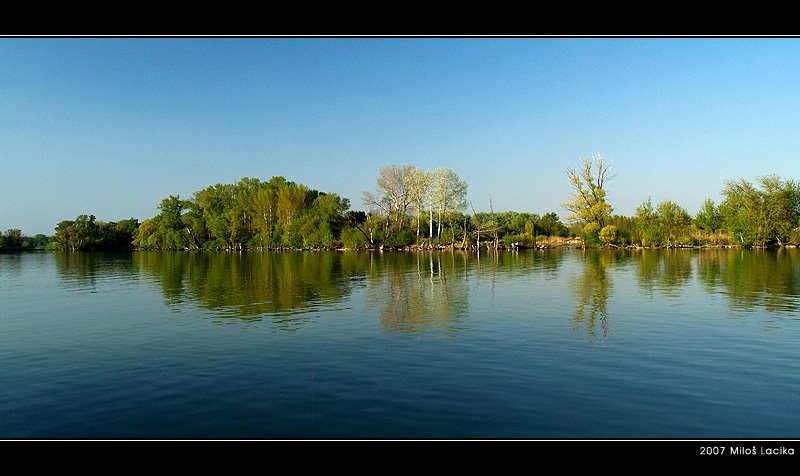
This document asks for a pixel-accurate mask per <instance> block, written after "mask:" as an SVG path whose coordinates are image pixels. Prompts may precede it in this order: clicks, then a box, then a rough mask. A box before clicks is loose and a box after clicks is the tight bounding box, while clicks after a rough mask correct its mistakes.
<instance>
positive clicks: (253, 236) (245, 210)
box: [133, 177, 350, 250]
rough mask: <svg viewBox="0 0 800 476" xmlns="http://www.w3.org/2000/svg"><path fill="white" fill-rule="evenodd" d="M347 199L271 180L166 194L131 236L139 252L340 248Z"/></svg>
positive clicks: (282, 180) (244, 181) (277, 178)
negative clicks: (185, 194)
mask: <svg viewBox="0 0 800 476" xmlns="http://www.w3.org/2000/svg"><path fill="white" fill-rule="evenodd" d="M349 208H350V201H349V200H348V199H346V198H342V197H339V196H338V195H336V194H333V193H323V192H319V191H317V190H313V189H310V188H308V187H306V186H305V185H302V184H296V183H294V182H290V181H287V180H286V179H285V178H283V177H273V178H272V179H270V180H269V181H267V182H262V181H260V180H259V179H255V178H243V179H241V180H239V182H237V183H235V184H216V185H212V186H209V187H206V188H204V189H202V190H199V191H197V192H195V193H194V194H193V195H192V197H191V198H190V199H188V200H182V199H181V198H180V197H179V196H170V197H168V198H165V199H164V200H162V201H161V205H160V206H159V210H160V213H159V214H158V215H156V216H155V217H153V218H151V219H147V220H144V221H143V222H142V224H141V226H140V227H139V229H138V231H137V233H136V236H135V237H134V241H133V243H134V245H135V246H137V247H138V248H141V249H152V250H178V249H198V250H200V249H205V250H214V249H227V250H243V249H281V248H290V249H322V248H336V247H338V246H340V244H341V242H340V235H341V233H342V230H343V229H344V228H345V226H346V225H347V223H348V216H347V215H346V213H347V211H348V209H349Z"/></svg>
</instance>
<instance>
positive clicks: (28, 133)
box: [0, 37, 800, 236]
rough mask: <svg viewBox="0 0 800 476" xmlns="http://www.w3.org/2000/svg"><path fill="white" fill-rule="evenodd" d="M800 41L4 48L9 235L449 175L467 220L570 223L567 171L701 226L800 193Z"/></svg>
mask: <svg viewBox="0 0 800 476" xmlns="http://www.w3.org/2000/svg"><path fill="white" fill-rule="evenodd" d="M799 152H800V38H702V37H700V38H647V37H642V38H634V37H631V38H603V37H592V38H523V37H517V38H478V37H474V38H437V37H428V38H410V37H407V38H404V37H399V38H373V37H355V38H353V37H350V38H337V37H326V38H266V37H258V38H255V37H254V38H220V37H207V38H179V37H166V38H164V37H162V38H99V37H98V38H68V37H67V38H10V37H4V38H0V230H7V229H10V228H19V229H21V230H22V232H23V233H24V234H26V235H30V236H32V235H34V234H37V233H43V234H46V235H52V234H53V233H54V228H55V226H56V224H57V223H58V222H59V221H61V220H71V219H74V218H75V217H76V216H78V215H80V214H92V215H95V216H96V217H97V219H98V220H102V221H118V220H122V219H126V218H138V219H139V220H140V221H141V220H144V219H146V218H150V217H152V216H154V215H156V214H157V213H158V205H159V203H160V202H161V200H162V199H163V198H166V197H168V196H169V195H180V196H181V197H183V198H190V197H191V195H192V194H193V193H194V192H196V191H198V190H201V189H203V188H205V187H207V186H209V185H213V184H216V183H234V182H236V181H238V180H239V179H241V178H243V177H253V178H259V179H262V180H269V178H271V177H273V176H278V175H281V176H284V177H285V178H287V179H288V180H292V181H295V182H299V183H302V184H305V185H307V186H309V187H311V188H314V189H317V190H320V191H323V192H333V193H336V194H338V195H340V196H343V197H346V198H349V199H350V202H351V208H352V209H355V210H362V209H363V205H362V203H361V195H362V193H363V192H364V191H374V190H375V189H376V186H377V185H376V177H377V176H378V172H379V170H380V168H381V167H382V166H386V165H403V164H410V165H415V166H417V167H420V168H423V169H434V168H436V167H440V166H444V167H449V168H451V169H453V170H454V171H455V172H456V173H457V174H458V175H459V177H460V178H461V179H463V180H465V181H466V182H467V183H468V187H469V188H468V195H469V198H470V201H471V202H472V204H473V206H474V208H475V209H476V210H477V211H488V210H489V207H490V200H491V206H492V208H493V209H494V210H495V211H502V210H514V211H525V212H533V213H539V214H544V213H548V212H556V213H557V214H559V215H560V216H562V217H566V215H567V212H566V210H564V208H563V207H562V203H564V202H565V201H567V200H569V198H570V192H571V190H570V187H569V182H568V180H567V176H566V170H567V168H568V167H577V166H579V164H580V161H581V159H582V158H584V157H592V156H596V155H602V156H603V158H604V160H605V162H606V163H610V164H612V172H613V178H612V179H611V180H610V181H608V182H607V184H606V185H607V194H608V195H607V197H608V200H609V202H610V204H611V205H612V206H613V207H614V213H615V214H621V215H629V216H630V215H634V214H635V211H636V207H637V206H638V205H640V204H641V203H642V202H644V201H646V200H647V199H648V198H650V199H651V200H652V201H653V204H654V205H655V204H657V203H658V202H660V201H662V200H673V201H675V202H677V203H678V204H679V205H681V206H682V207H684V208H685V209H686V210H687V211H688V212H689V213H691V214H692V215H694V214H695V213H696V212H697V210H698V209H699V208H700V205H701V204H702V202H703V201H704V200H705V199H707V198H711V199H713V200H715V201H716V202H717V203H718V202H719V201H720V200H721V195H720V191H721V189H722V187H723V186H724V183H725V181H726V180H736V179H739V178H744V179H747V180H753V181H754V180H755V179H756V178H757V177H760V176H763V175H768V174H777V175H779V176H780V177H781V178H784V179H798V178H800V160H798V153H799Z"/></svg>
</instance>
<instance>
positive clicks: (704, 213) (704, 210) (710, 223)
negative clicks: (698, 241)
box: [694, 198, 722, 233]
mask: <svg viewBox="0 0 800 476" xmlns="http://www.w3.org/2000/svg"><path fill="white" fill-rule="evenodd" d="M694 221H695V223H696V224H697V228H699V229H701V230H706V231H710V232H711V233H716V232H717V231H719V229H720V227H721V226H722V216H721V215H720V213H719V207H718V206H716V205H715V204H714V201H713V200H711V199H710V198H707V199H706V200H705V201H704V202H703V205H702V206H700V210H699V211H698V212H697V215H695V218H694Z"/></svg>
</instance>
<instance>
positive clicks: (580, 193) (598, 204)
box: [563, 155, 613, 240]
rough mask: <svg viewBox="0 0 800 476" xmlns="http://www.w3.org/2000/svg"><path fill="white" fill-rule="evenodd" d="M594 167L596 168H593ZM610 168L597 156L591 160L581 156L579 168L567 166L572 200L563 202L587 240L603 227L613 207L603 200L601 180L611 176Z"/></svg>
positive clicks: (603, 192)
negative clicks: (581, 226) (581, 225)
mask: <svg viewBox="0 0 800 476" xmlns="http://www.w3.org/2000/svg"><path fill="white" fill-rule="evenodd" d="M595 166H596V169H597V170H596V171H595V170H594V168H595ZM610 172H611V168H610V167H609V166H607V165H606V164H605V163H604V162H603V158H602V157H601V156H599V155H598V156H595V157H594V160H592V159H589V158H584V159H582V161H581V167H580V169H578V170H576V169H574V168H572V167H569V168H567V178H568V179H569V183H570V186H571V187H572V189H573V192H572V194H571V198H572V200H570V201H568V202H566V203H564V204H563V206H564V208H566V209H567V210H568V211H569V212H570V213H571V215H570V216H569V217H568V220H570V221H571V222H573V223H583V224H584V234H585V235H587V238H588V239H589V240H592V239H593V238H594V239H596V238H597V233H598V232H599V231H600V230H601V229H603V227H605V226H606V221H607V220H608V218H609V217H610V216H611V212H612V211H613V208H612V207H611V205H610V204H609V203H608V202H607V201H606V189H605V183H606V182H607V181H608V180H609V179H610V178H611V177H610V175H609V174H610Z"/></svg>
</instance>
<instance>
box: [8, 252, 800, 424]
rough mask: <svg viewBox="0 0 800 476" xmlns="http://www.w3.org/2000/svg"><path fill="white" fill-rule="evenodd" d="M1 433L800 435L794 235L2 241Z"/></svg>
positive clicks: (799, 294)
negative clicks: (660, 241) (282, 246)
mask: <svg viewBox="0 0 800 476" xmlns="http://www.w3.org/2000/svg"><path fill="white" fill-rule="evenodd" d="M0 306H1V307H2V309H1V310H0V362H2V370H0V437H2V438H214V439H226V438H259V439H262V438H263V439H274V438H278V439H289V438H291V439H294V438H301V439H305V438H310V439H319V438H348V439H350V438H447V439H454V438H702V439H705V438H726V439H727V438H794V437H796V436H797V435H798V434H799V433H800V345H799V344H798V342H800V317H798V316H799V315H800V314H799V311H800V253H797V252H796V251H795V250H783V251H750V250H702V251H697V250H678V251H668V252H667V251H658V252H656V251H647V252H611V251H603V252H600V251H588V252H583V251H580V250H564V251H558V250H552V251H520V252H501V253H499V254H498V255H495V254H491V253H490V254H486V253H482V254H481V255H480V257H478V256H476V255H475V254H474V253H461V252H433V253H428V252H425V253H400V252H395V253H378V252H376V253H367V252H358V253H356V252H345V253H343V252H331V253H250V254H247V253H244V254H238V253H237V254H230V253H145V252H134V253H127V254H100V253H97V254H91V253H72V254H70V253H13V254H0Z"/></svg>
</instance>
